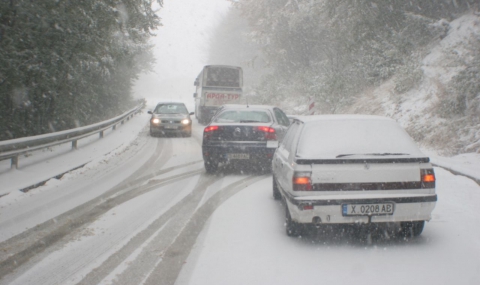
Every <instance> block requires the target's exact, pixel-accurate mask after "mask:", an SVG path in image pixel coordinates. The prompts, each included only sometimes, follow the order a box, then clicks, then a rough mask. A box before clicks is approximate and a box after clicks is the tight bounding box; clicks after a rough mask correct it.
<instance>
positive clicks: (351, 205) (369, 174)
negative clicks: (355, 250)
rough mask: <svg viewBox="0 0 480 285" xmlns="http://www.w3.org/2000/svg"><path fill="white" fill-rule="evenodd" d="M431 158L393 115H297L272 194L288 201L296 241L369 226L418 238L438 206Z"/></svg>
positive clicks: (279, 154)
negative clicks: (314, 233) (324, 231)
mask: <svg viewBox="0 0 480 285" xmlns="http://www.w3.org/2000/svg"><path fill="white" fill-rule="evenodd" d="M429 161H430V160H429V158H428V157H427V156H425V155H424V154H423V153H422V152H421V151H420V150H419V149H418V147H417V146H416V144H415V142H414V141H413V140H412V139H411V138H410V136H409V135H408V134H407V133H406V132H405V131H404V130H403V129H402V128H401V127H400V126H399V125H398V124H397V123H396V122H395V121H394V120H392V119H389V118H385V117H378V116H365V115H325V116H306V117H302V118H296V119H295V120H294V121H293V123H292V125H291V126H290V128H289V129H288V131H287V133H286V135H285V137H284V139H283V141H282V143H281V144H280V146H279V147H278V149H277V150H276V152H275V154H274V157H273V161H272V172H273V196H274V198H275V199H283V200H284V203H285V206H286V207H285V208H286V225H287V227H286V230H287V234H288V235H290V236H297V235H301V234H302V231H303V229H304V228H305V226H306V225H315V226H317V227H320V226H322V225H335V224H371V223H375V225H376V226H386V227H388V228H390V229H392V228H393V229H396V230H397V232H398V233H404V234H410V235H411V236H418V235H420V234H421V233H422V230H423V227H424V224H425V221H429V220H430V219H431V213H432V211H433V209H434V208H435V204H436V201H437V195H436V193H435V174H434V171H433V168H432V165H431V164H430V162H429Z"/></svg>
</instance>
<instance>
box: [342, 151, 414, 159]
mask: <svg viewBox="0 0 480 285" xmlns="http://www.w3.org/2000/svg"><path fill="white" fill-rule="evenodd" d="M352 155H374V156H388V155H409V154H408V153H392V152H384V153H350V154H339V155H337V156H336V158H339V157H345V156H352Z"/></svg>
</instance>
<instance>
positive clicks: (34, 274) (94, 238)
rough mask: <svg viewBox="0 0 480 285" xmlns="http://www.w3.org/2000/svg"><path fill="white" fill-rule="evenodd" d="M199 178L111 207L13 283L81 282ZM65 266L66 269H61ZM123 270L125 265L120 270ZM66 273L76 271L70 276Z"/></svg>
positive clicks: (191, 186) (175, 201)
mask: <svg viewBox="0 0 480 285" xmlns="http://www.w3.org/2000/svg"><path fill="white" fill-rule="evenodd" d="M198 177H199V176H197V177H196V178H194V179H189V180H181V181H179V182H177V183H174V184H172V185H168V186H166V187H159V188H158V189H156V190H153V191H150V192H148V193H146V194H144V195H141V196H139V197H136V198H134V199H132V200H129V201H127V202H126V203H123V204H121V205H119V206H117V207H115V208H113V209H111V210H110V211H108V212H107V213H105V214H104V215H102V216H101V217H100V218H99V219H97V220H96V221H95V222H93V223H92V224H91V225H89V226H88V228H87V229H85V230H84V233H83V237H82V238H80V239H79V240H75V241H72V242H70V243H68V244H67V245H66V246H65V247H64V248H62V249H60V250H58V251H56V252H54V253H52V254H51V255H49V256H48V257H46V258H45V259H43V260H42V261H41V262H40V263H38V264H36V265H35V266H34V267H33V268H31V269H30V270H28V271H27V272H26V273H25V274H23V275H22V276H21V277H20V278H18V279H16V280H15V281H13V282H11V284H12V285H13V284H76V283H78V282H79V281H80V280H81V279H82V278H83V277H84V276H85V275H86V274H88V273H89V272H90V271H92V270H93V269H94V268H96V267H98V266H99V265H101V264H102V263H103V262H104V261H105V260H106V259H107V258H108V257H109V256H111V255H112V254H114V253H115V252H117V251H118V250H120V249H121V248H122V247H123V246H124V245H125V244H126V243H127V242H128V241H129V240H130V239H131V238H132V237H134V236H135V235H136V234H137V233H139V232H140V231H142V230H144V229H145V228H147V227H148V226H149V225H150V224H151V223H152V222H153V221H154V220H156V219H157V218H158V217H159V216H161V215H162V214H163V213H165V212H166V211H167V210H168V209H170V208H171V207H172V206H174V205H175V204H176V203H178V202H179V201H180V200H181V199H182V198H184V197H185V196H186V195H188V194H189V193H190V192H191V191H192V189H193V187H194V186H195V184H196V182H197V181H198ZM146 243H148V241H146ZM121 266H125V264H123V265H121ZM62 268H63V270H62V272H59V271H60V270H61V269H62ZM120 271H121V268H119V269H118V273H120ZM55 272H57V273H56V274H55ZM65 272H67V273H70V272H74V273H71V275H66V274H65ZM52 275H53V276H54V277H52Z"/></svg>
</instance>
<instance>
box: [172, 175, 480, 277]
mask: <svg viewBox="0 0 480 285" xmlns="http://www.w3.org/2000/svg"><path fill="white" fill-rule="evenodd" d="M435 170H436V173H437V179H438V180H437V181H438V186H437V191H438V195H439V201H438V203H437V207H436V209H435V210H434V212H433V220H432V221H431V222H429V223H427V224H426V227H425V230H424V233H423V234H422V235H421V236H420V237H419V238H416V239H413V240H411V241H408V242H407V241H399V240H397V241H388V242H387V241H377V242H373V243H372V244H371V245H368V244H363V243H360V242H355V241H353V242H352V240H348V239H343V240H342V239H341V240H335V239H333V238H332V237H326V238H325V237H324V238H322V237H304V238H290V237H288V236H287V235H286V234H285V228H284V210H283V207H282V206H281V205H280V204H279V203H278V202H276V201H274V200H273V198H272V195H271V179H265V180H262V181H260V182H258V183H256V184H254V185H251V186H250V187H248V188H246V189H244V190H243V191H242V192H240V193H238V194H237V195H235V196H234V197H232V198H230V199H229V200H228V201H227V202H226V203H224V204H223V205H222V206H221V207H220V208H219V209H217V211H215V213H214V214H213V215H212V217H211V218H210V221H209V223H208V225H207V226H206V227H205V228H204V230H203V232H202V233H201V236H200V237H199V239H197V243H196V245H195V247H194V249H193V251H192V253H191V255H190V256H189V258H188V260H187V261H186V265H185V267H184V269H183V271H182V272H181V275H180V277H179V278H178V279H177V282H176V284H177V285H182V284H190V285H195V284H209V285H213V284H230V285H233V284H478V280H479V278H480V259H479V258H478V256H480V228H479V227H478V226H476V225H478V224H479V223H480V208H478V205H477V204H478V201H480V187H479V186H478V185H477V184H476V183H475V182H473V181H471V180H469V179H467V178H463V177H460V176H454V175H452V174H451V173H449V172H447V171H445V170H443V169H441V168H437V169H435Z"/></svg>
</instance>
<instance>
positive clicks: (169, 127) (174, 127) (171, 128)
mask: <svg viewBox="0 0 480 285" xmlns="http://www.w3.org/2000/svg"><path fill="white" fill-rule="evenodd" d="M165 129H169V130H176V129H178V127H177V126H165Z"/></svg>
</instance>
